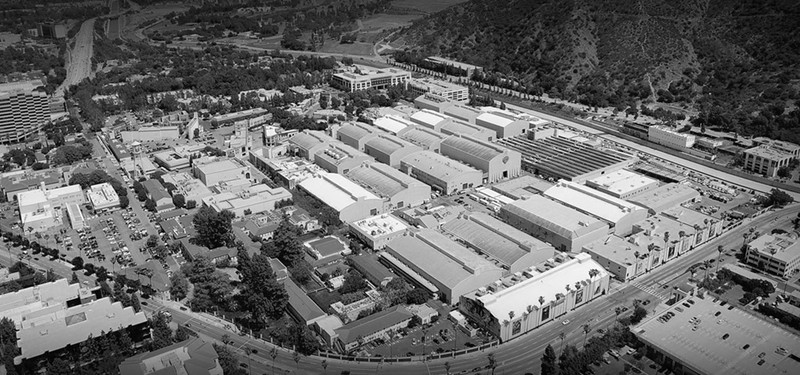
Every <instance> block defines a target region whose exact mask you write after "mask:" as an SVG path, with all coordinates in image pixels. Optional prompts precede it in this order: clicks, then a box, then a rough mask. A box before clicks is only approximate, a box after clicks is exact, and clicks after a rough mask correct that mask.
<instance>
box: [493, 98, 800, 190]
mask: <svg viewBox="0 0 800 375" xmlns="http://www.w3.org/2000/svg"><path fill="white" fill-rule="evenodd" d="M506 107H507V108H510V109H514V110H517V111H522V112H525V113H530V114H531V115H534V116H537V117H540V118H543V119H545V120H549V121H554V122H557V123H559V124H563V125H566V126H569V127H571V128H575V129H578V130H581V131H585V132H588V133H590V134H596V135H598V136H600V137H602V138H604V139H607V140H609V141H612V142H615V143H617V144H620V145H623V146H625V147H628V148H631V149H633V150H636V151H639V152H642V153H645V154H648V155H652V156H655V157H657V158H660V159H663V160H667V161H669V162H671V163H673V164H676V165H679V166H682V167H684V168H688V169H691V170H694V171H697V172H700V173H703V174H705V175H708V176H713V177H715V178H718V179H720V180H723V181H727V182H729V183H733V184H736V185H739V186H743V187H745V188H748V189H753V190H757V191H761V192H769V191H770V190H772V188H773V187H772V186H769V185H766V184H763V183H760V182H757V181H753V180H750V179H747V178H743V177H739V176H735V175H733V174H730V173H725V172H722V171H719V170H716V169H713V168H709V167H707V166H705V165H702V164H699V163H696V162H693V161H691V160H689V159H684V158H681V157H678V156H675V155H671V154H668V153H666V152H662V151H659V150H655V149H652V148H650V147H647V146H645V145H641V144H638V143H636V142H631V141H629V140H627V139H623V138H620V137H618V136H616V135H613V134H609V133H606V132H602V131H598V130H597V129H595V128H591V127H588V126H586V125H583V124H580V123H578V122H575V121H572V120H569V119H565V118H563V117H558V116H553V115H550V114H547V113H542V112H538V111H535V110H531V109H528V108H524V107H520V106H517V105H513V104H506ZM787 193H789V194H791V195H792V196H793V197H794V199H795V200H800V194H798V193H794V192H791V191H787Z"/></svg>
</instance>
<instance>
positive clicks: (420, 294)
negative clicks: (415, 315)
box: [406, 288, 428, 305]
mask: <svg viewBox="0 0 800 375" xmlns="http://www.w3.org/2000/svg"><path fill="white" fill-rule="evenodd" d="M427 300H428V293H426V292H425V291H424V290H422V289H420V288H414V289H411V290H410V291H408V293H407V294H406V303H407V304H409V305H421V304H423V303H425V302H426V301H427Z"/></svg>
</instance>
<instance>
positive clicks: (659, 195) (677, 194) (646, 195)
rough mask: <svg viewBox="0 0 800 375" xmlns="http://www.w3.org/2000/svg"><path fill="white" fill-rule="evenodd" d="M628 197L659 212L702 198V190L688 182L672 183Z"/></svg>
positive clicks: (652, 211) (655, 212)
mask: <svg viewBox="0 0 800 375" xmlns="http://www.w3.org/2000/svg"><path fill="white" fill-rule="evenodd" d="M627 199H628V200H629V201H631V202H633V203H636V204H638V205H640V206H642V207H644V208H647V209H648V210H649V211H650V213H651V214H657V213H661V212H664V211H666V210H668V209H670V208H673V207H676V206H680V205H682V204H684V203H687V202H694V201H696V200H698V199H700V192H699V191H697V190H695V189H694V188H692V187H691V186H689V185H686V184H679V183H671V184H666V185H662V186H660V187H658V188H655V189H652V190H647V191H645V192H643V193H640V194H637V195H634V196H632V197H628V198H627Z"/></svg>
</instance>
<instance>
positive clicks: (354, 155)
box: [314, 142, 373, 174]
mask: <svg viewBox="0 0 800 375" xmlns="http://www.w3.org/2000/svg"><path fill="white" fill-rule="evenodd" d="M372 160H373V158H372V156H369V155H367V154H365V153H363V152H361V151H358V150H356V149H355V148H352V147H350V146H348V145H346V144H343V143H340V142H333V143H329V144H327V145H326V146H325V147H322V148H319V149H318V150H317V152H316V153H315V154H314V163H316V164H317V165H319V166H320V167H322V169H325V170H326V171H328V172H331V173H339V174H343V173H347V171H349V170H351V169H353V168H356V167H358V166H359V165H361V163H364V162H366V161H372Z"/></svg>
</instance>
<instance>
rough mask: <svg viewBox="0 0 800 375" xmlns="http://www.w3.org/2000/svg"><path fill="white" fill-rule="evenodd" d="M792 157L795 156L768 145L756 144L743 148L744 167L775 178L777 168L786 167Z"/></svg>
mask: <svg viewBox="0 0 800 375" xmlns="http://www.w3.org/2000/svg"><path fill="white" fill-rule="evenodd" d="M794 158H795V156H794V155H792V154H790V153H787V152H783V151H780V150H776V149H773V148H770V147H769V146H757V147H753V148H749V149H747V150H744V169H745V170H748V171H750V172H753V173H758V174H763V175H764V176H767V177H770V178H775V177H777V176H778V170H779V169H781V168H783V167H788V166H789V163H790V162H791V161H792V159H794Z"/></svg>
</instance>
